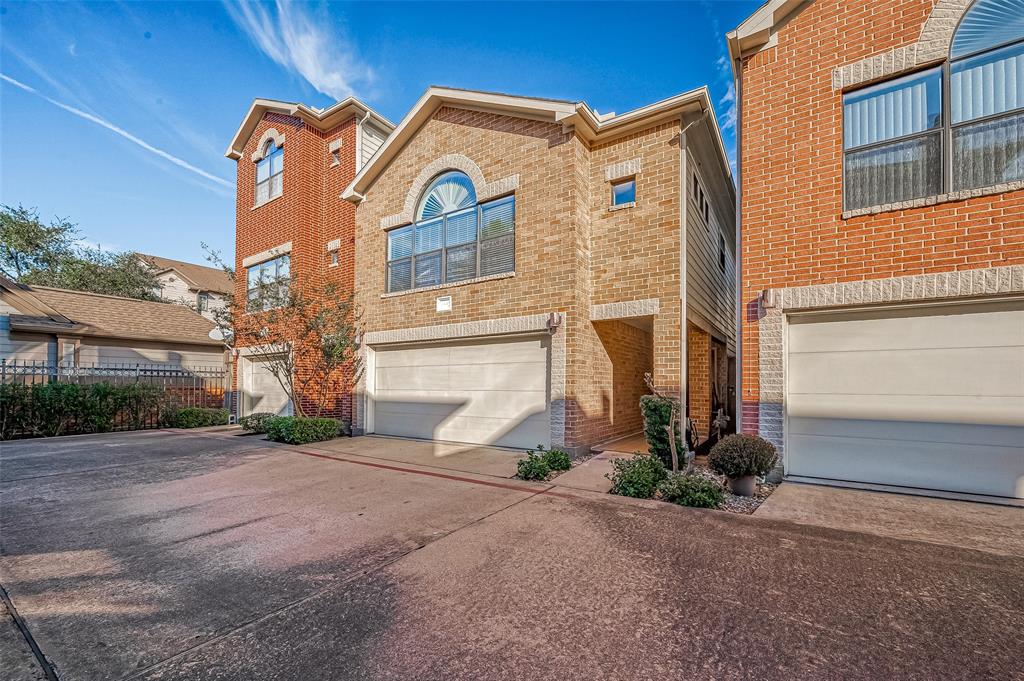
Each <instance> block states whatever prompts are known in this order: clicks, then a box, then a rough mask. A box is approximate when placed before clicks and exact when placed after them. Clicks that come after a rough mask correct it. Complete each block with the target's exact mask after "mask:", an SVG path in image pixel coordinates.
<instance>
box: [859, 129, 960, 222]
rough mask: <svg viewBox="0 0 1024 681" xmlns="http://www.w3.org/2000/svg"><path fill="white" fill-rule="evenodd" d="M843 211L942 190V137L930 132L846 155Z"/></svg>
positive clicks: (905, 199)
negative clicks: (844, 206)
mask: <svg viewBox="0 0 1024 681" xmlns="http://www.w3.org/2000/svg"><path fill="white" fill-rule="evenodd" d="M845 175H846V177H845V179H844V182H843V184H844V191H845V196H846V210H853V209H856V208H864V207H866V206H877V205H881V204H886V203H895V202H897V201H909V200H910V199H916V198H919V197H922V196H931V195H934V194H938V193H940V192H941V191H942V138H941V137H940V133H938V132H936V133H932V134H930V135H926V136H924V137H918V138H915V139H911V140H905V141H902V142H895V143H893V144H887V145H885V146H883V147H875V148H873V149H868V150H866V151H856V152H853V153H849V154H847V155H846V173H845Z"/></svg>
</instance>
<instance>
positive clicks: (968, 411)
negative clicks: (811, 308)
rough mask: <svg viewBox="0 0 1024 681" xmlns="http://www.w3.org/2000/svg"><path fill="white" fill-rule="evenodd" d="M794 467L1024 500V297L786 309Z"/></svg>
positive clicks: (805, 472) (796, 471)
mask: <svg viewBox="0 0 1024 681" xmlns="http://www.w3.org/2000/svg"><path fill="white" fill-rule="evenodd" d="M787 347H788V358H787V359H788V364H787V371H786V374H787V379H786V380H787V395H786V415H787V426H786V427H787V434H786V448H787V449H786V458H787V464H786V467H787V473H788V474H790V475H799V476H810V477H818V478H830V479H835V480H848V481H856V482H866V483H876V484H886V485H899V486H905V487H916V488H922V489H931V490H946V491H953V492H966V493H972V494H986V495H994V496H1003V497H1016V498H1024V303H1022V302H1004V303H989V304H973V305H950V306H944V307H932V308H927V307H920V308H913V309H903V310H896V309H890V310H886V311H875V312H871V313H863V312H862V313H835V314H830V315H828V316H817V315H808V316H791V317H790V319H789V325H788V334H787Z"/></svg>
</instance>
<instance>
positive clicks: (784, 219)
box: [740, 0, 1024, 433]
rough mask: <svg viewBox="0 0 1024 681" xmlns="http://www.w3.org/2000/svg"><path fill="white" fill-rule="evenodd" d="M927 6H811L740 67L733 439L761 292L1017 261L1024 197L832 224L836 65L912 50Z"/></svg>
mask: <svg viewBox="0 0 1024 681" xmlns="http://www.w3.org/2000/svg"><path fill="white" fill-rule="evenodd" d="M935 4H936V1H935V0H878V1H876V2H849V1H847V0H816V1H815V2H813V3H810V4H808V5H806V6H805V7H803V8H801V9H800V10H799V11H797V12H796V13H795V14H794V15H793V16H792V17H791V19H790V20H789V21H788V23H785V24H784V25H782V26H781V28H779V29H778V44H777V45H776V46H774V47H770V48H767V49H764V50H762V51H761V52H758V53H756V54H754V55H752V56H749V57H747V58H745V59H743V60H742V62H741V65H740V70H741V73H742V88H743V89H742V108H741V126H742V148H741V149H740V158H741V172H742V184H743V190H742V200H741V215H742V227H743V247H742V267H743V280H742V287H741V300H742V317H743V321H742V333H743V356H742V361H743V366H742V372H743V381H742V384H743V394H742V400H743V404H742V413H743V430H744V431H745V432H748V433H756V432H758V429H759V424H758V399H759V387H760V386H759V381H758V366H759V356H758V340H759V339H758V324H757V321H758V319H759V318H760V315H761V313H762V311H761V310H760V308H759V305H758V295H759V294H760V292H761V291H763V290H764V289H769V288H782V287H791V286H802V285H810V284H830V283H837V282H848V281H861V280H869V279H882V278H887V277H894V276H903V275H915V274H925V273H932V272H944V271H958V270H972V269H978V268H985V267H994V266H1003V265H1015V264H1021V263H1024V192H1022V191H1012V192H1007V193H1003V194H995V195H991V196H981V197H976V198H970V199H966V200H961V201H951V202H947V203H941V204H937V205H933V206H927V207H922V208H915V209H908V210H897V211H890V212H883V213H879V214H875V215H868V216H862V217H855V218H850V219H845V220H844V219H843V218H842V211H843V206H842V186H843V184H842V92H841V91H837V90H834V89H833V86H832V71H833V69H834V68H835V67H837V66H841V65H845V64H850V63H852V62H856V61H858V60H860V59H863V58H865V57H870V56H873V55H877V54H881V53H883V52H886V51H887V50H891V49H893V48H898V47H903V46H907V45H911V44H913V43H915V42H916V41H917V40H918V37H919V36H920V35H921V28H922V26H923V25H924V23H925V21H926V20H927V19H928V17H929V15H930V14H931V12H932V9H933V7H934V6H935Z"/></svg>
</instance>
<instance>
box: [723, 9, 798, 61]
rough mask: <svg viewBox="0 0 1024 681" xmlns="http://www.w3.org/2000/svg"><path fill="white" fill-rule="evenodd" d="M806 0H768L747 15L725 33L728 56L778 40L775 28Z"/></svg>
mask: <svg viewBox="0 0 1024 681" xmlns="http://www.w3.org/2000/svg"><path fill="white" fill-rule="evenodd" d="M806 4H808V1H807V0H768V2H766V3H764V4H763V5H761V6H760V7H759V8H758V9H757V11H756V12H754V13H753V14H751V15H750V16H749V17H747V18H746V19H745V20H744V21H743V23H742V24H740V25H739V26H738V27H736V29H735V30H733V31H729V32H728V33H727V34H726V36H725V37H726V42H728V44H729V56H730V57H732V59H733V60H735V59H738V58H739V57H741V56H743V55H746V54H748V53H750V52H751V51H756V50H759V49H761V48H762V47H772V46H773V45H775V43H776V42H777V41H778V37H777V29H778V27H779V26H780V25H781V24H783V23H784V22H785V21H786V19H788V18H789V17H790V15H792V14H793V12H795V11H796V10H798V9H800V8H801V6H802V5H806Z"/></svg>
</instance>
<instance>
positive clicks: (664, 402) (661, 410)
mask: <svg viewBox="0 0 1024 681" xmlns="http://www.w3.org/2000/svg"><path fill="white" fill-rule="evenodd" d="M674 404H676V402H675V400H671V399H668V398H664V397H658V396H657V395H644V396H643V397H641V398H640V412H641V414H643V417H644V438H645V439H646V440H647V448H648V451H650V453H651V454H653V455H655V456H656V457H658V458H659V459H660V460H661V463H662V464H664V465H665V467H666V468H671V467H672V450H671V449H670V448H669V439H668V431H667V430H666V428H667V427H668V421H669V418H671V416H672V406H673V405H674ZM681 422H682V418H681V417H679V416H677V417H676V433H675V435H676V453H677V454H678V455H679V461H680V462H682V461H683V457H684V454H685V452H686V450H685V449H684V448H683V439H682V435H681V431H680V428H682V425H681Z"/></svg>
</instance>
